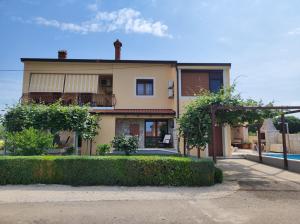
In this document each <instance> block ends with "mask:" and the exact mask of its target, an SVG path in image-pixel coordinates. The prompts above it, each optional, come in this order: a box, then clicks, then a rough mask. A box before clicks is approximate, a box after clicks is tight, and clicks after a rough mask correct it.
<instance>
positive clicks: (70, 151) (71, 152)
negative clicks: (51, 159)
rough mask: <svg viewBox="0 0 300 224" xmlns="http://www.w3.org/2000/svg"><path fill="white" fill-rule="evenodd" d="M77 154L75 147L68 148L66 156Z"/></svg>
mask: <svg viewBox="0 0 300 224" xmlns="http://www.w3.org/2000/svg"><path fill="white" fill-rule="evenodd" d="M74 153H75V148H74V147H73V146H71V147H68V148H66V152H65V153H64V155H73V154H74Z"/></svg>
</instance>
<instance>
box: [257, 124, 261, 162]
mask: <svg viewBox="0 0 300 224" xmlns="http://www.w3.org/2000/svg"><path fill="white" fill-rule="evenodd" d="M260 128H261V125H259V124H258V125H257V140H258V141H257V143H258V156H259V162H260V163H262V155H261V151H262V150H261V132H260Z"/></svg>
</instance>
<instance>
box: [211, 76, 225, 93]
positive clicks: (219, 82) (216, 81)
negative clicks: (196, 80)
mask: <svg viewBox="0 0 300 224" xmlns="http://www.w3.org/2000/svg"><path fill="white" fill-rule="evenodd" d="M221 88H223V72H222V71H213V72H211V73H210V74H209V90H210V91H211V92H214V93H217V92H219V91H220V89H221Z"/></svg>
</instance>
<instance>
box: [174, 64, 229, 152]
mask: <svg viewBox="0 0 300 224" xmlns="http://www.w3.org/2000/svg"><path fill="white" fill-rule="evenodd" d="M187 69H192V70H197V69H198V70H223V85H224V87H225V88H226V87H229V86H230V67H229V66H179V67H178V71H179V80H178V81H179V114H182V113H184V111H185V107H186V105H188V104H189V103H190V102H191V101H192V100H194V99H195V98H196V97H193V96H182V93H181V70H187ZM222 129H223V130H222V131H223V134H222V135H223V136H222V138H223V139H222V141H223V155H224V156H231V152H232V150H231V130H230V127H229V126H228V125H225V127H223V128H222ZM179 149H180V152H182V153H183V139H180V145H179ZM190 153H191V154H192V155H197V150H196V149H192V150H191V151H190ZM201 156H208V147H206V149H205V151H203V152H201Z"/></svg>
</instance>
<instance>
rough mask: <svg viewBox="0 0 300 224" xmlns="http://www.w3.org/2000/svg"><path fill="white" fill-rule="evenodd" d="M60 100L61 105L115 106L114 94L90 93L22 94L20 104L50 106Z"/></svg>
mask: <svg viewBox="0 0 300 224" xmlns="http://www.w3.org/2000/svg"><path fill="white" fill-rule="evenodd" d="M58 100H61V102H62V104H63V105H71V104H75V105H89V106H91V107H113V106H115V105H116V98H115V95H114V94H91V93H64V94H61V93H29V94H23V96H22V98H21V101H22V102H34V103H44V104H52V103H55V102H57V101H58Z"/></svg>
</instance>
